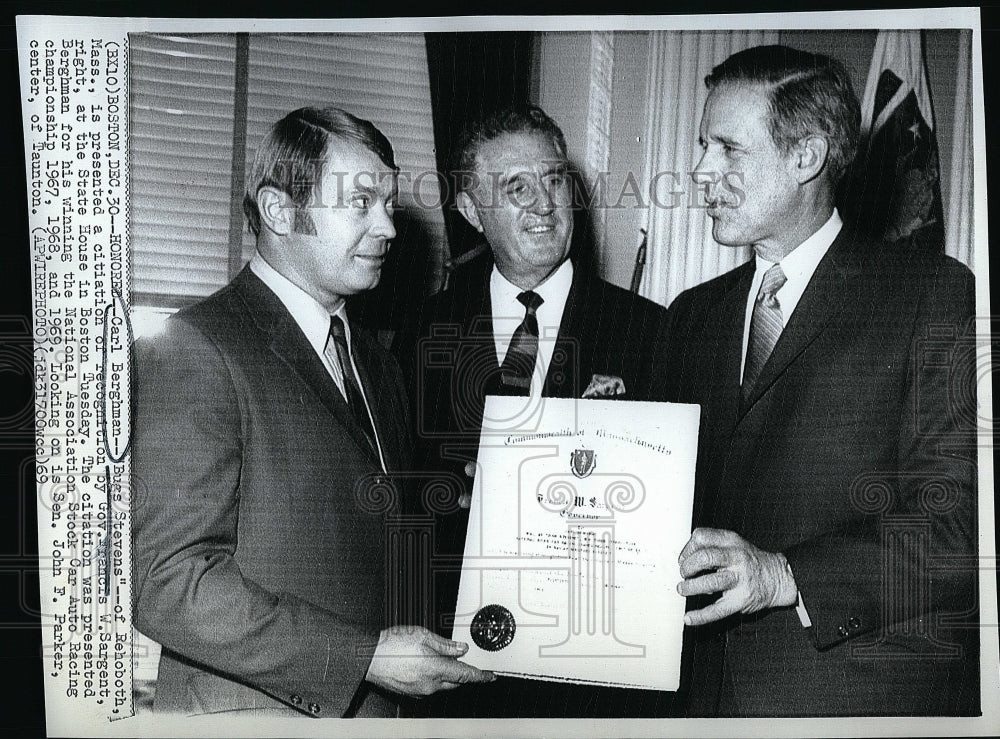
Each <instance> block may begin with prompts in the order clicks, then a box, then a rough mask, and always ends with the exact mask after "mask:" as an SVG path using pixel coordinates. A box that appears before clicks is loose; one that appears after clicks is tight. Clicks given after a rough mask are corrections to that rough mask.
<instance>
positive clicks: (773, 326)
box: [742, 264, 786, 402]
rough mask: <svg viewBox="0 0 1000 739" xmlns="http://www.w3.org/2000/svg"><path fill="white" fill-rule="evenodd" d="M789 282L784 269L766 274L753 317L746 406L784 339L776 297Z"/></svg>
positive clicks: (745, 376) (776, 268)
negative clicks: (786, 282) (767, 364)
mask: <svg viewBox="0 0 1000 739" xmlns="http://www.w3.org/2000/svg"><path fill="white" fill-rule="evenodd" d="M785 281H786V277H785V273H784V272H782V271H781V265H780V264H775V265H773V266H772V267H771V268H770V269H769V270H767V272H765V273H764V280H763V281H762V282H761V283H760V292H758V293H757V300H756V301H755V302H754V306H753V315H752V316H751V317H750V340H749V341H748V342H747V359H746V364H745V365H744V367H743V386H742V390H743V402H746V401H747V400H748V398H749V397H750V392H751V391H752V390H753V386H754V384H755V383H756V382H757V378H758V376H759V375H760V371H761V369H763V367H764V364H765V362H767V358H768V357H770V356H771V352H772V351H773V350H774V345H775V344H777V343H778V337H779V336H781V330H782V328H783V327H784V322H783V321H782V319H781V304H780V303H779V302H778V299H777V298H776V297H775V293H776V292H778V290H780V289H781V286H782V285H784V284H785Z"/></svg>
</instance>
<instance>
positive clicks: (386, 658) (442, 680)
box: [365, 626, 496, 698]
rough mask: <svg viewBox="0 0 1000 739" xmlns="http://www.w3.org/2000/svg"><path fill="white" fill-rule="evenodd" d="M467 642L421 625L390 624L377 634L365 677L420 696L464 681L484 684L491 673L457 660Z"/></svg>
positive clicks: (417, 696) (381, 684)
mask: <svg viewBox="0 0 1000 739" xmlns="http://www.w3.org/2000/svg"><path fill="white" fill-rule="evenodd" d="M468 650H469V645H468V644H463V643H462V642H457V641H452V640H451V639H445V638H444V637H441V636H438V635H437V634H435V633H433V632H432V631H428V630H427V629H425V628H424V627H422V626H393V627H392V628H389V629H385V630H384V631H382V633H381V634H379V640H378V646H377V647H375V656H374V657H372V661H371V664H370V665H369V667H368V674H367V675H366V676H365V679H366V680H368V682H370V683H374V684H375V685H378V686H379V687H382V688H386V689H388V690H391V691H393V692H395V693H402V694H403V695H408V696H411V697H416V698H420V697H423V696H427V695H431V694H432V693H436V692H437V691H439V690H451V689H453V688H457V687H458V686H459V685H463V684H465V683H488V682H491V681H493V680H495V679H496V677H495V676H494V674H493V673H492V672H488V671H485V670H479V669H477V668H475V667H473V666H472V665H468V664H466V663H465V662H459V661H458V658H459V657H461V656H462V655H463V654H465V653H466V652H467V651H468Z"/></svg>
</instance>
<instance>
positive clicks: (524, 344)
mask: <svg viewBox="0 0 1000 739" xmlns="http://www.w3.org/2000/svg"><path fill="white" fill-rule="evenodd" d="M517 299H518V301H519V302H520V303H521V305H523V306H524V320H523V321H521V325H520V326H518V327H517V329H516V330H515V331H514V335H513V336H512V337H511V339H510V345H509V346H508V347H507V354H506V355H505V356H504V358H503V364H502V365H501V366H500V384H501V386H502V388H503V390H504V391H505V393H506V394H507V395H527V394H528V391H529V389H530V388H531V376H532V375H533V374H534V372H535V358H536V357H537V356H538V318H537V317H536V316H535V311H537V310H538V306H540V305H541V304H542V303H543V302H545V301H544V300H542V296H541V295H539V294H538V293H535V292H532V291H531V290H526V291H525V292H523V293H521V294H520V295H518V296H517Z"/></svg>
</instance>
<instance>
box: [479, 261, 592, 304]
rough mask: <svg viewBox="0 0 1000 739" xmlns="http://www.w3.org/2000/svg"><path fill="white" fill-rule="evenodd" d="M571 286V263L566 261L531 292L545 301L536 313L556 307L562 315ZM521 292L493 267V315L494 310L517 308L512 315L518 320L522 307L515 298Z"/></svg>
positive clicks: (491, 279)
mask: <svg viewBox="0 0 1000 739" xmlns="http://www.w3.org/2000/svg"><path fill="white" fill-rule="evenodd" d="M572 284H573V263H572V262H571V261H570V260H568V259H567V260H566V261H564V262H563V263H562V264H560V265H559V266H558V267H557V268H556V270H555V272H553V273H552V274H550V275H549V276H548V277H546V278H545V280H544V281H543V282H542V283H541V284H539V285H537V286H536V287H535V288H534V289H533V290H532V292H535V293H538V295H539V296H540V297H541V298H542V300H543V301H545V302H543V303H542V305H541V307H539V309H538V311H539V312H542V311H543V310H545V309H546V308H547V307H548V308H555V307H558V308H559V315H562V307H563V306H564V305H565V304H566V298H567V297H568V296H569V289H570V287H571V286H572ZM523 292H524V290H522V289H521V288H519V287H518V286H517V285H515V284H514V283H512V282H510V280H508V279H507V278H506V277H504V276H503V275H502V274H500V270H499V269H497V266H496V265H495V264H494V265H493V272H492V273H491V274H490V295H491V296H492V302H493V306H494V311H493V312H494V315H496V313H497V311H496V308H498V307H499V308H503V309H507V308H508V307H510V308H517V311H516V312H514V313H513V314H512V315H516V316H518V317H519V318H520V317H521V315H522V314H523V313H524V306H523V305H521V303H520V301H518V299H517V296H518V295H520V294H521V293H523Z"/></svg>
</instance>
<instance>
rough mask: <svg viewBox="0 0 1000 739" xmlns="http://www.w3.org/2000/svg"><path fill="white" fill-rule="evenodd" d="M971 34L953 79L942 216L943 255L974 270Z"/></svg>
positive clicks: (964, 36)
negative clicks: (946, 192)
mask: <svg viewBox="0 0 1000 739" xmlns="http://www.w3.org/2000/svg"><path fill="white" fill-rule="evenodd" d="M971 56H972V31H968V30H966V31H962V32H961V35H960V36H959V44H958V68H957V72H956V75H955V115H954V118H953V121H954V122H953V124H952V140H951V172H950V173H948V176H949V183H950V187H949V192H950V199H949V203H948V206H947V207H948V212H947V213H946V215H945V222H944V225H945V238H944V250H945V254H947V255H948V256H950V257H954V258H955V259H957V260H958V261H960V262H963V263H964V264H966V265H968V267H969V269H974V264H973V254H974V253H975V250H974V248H973V228H972V196H973V188H972V182H973V180H972V177H973V172H972V93H971V86H972V74H971Z"/></svg>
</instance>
